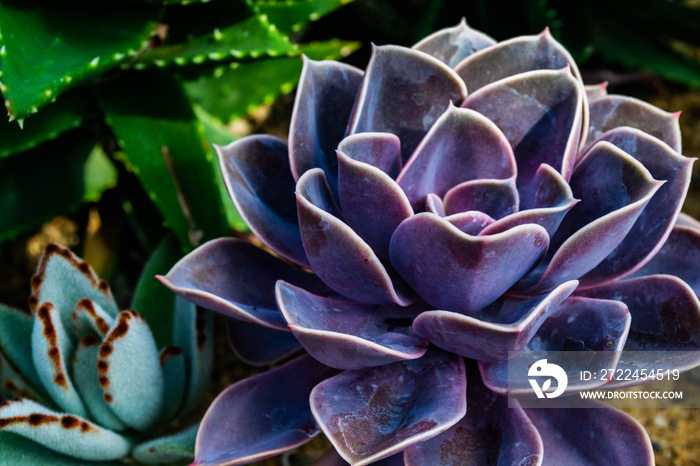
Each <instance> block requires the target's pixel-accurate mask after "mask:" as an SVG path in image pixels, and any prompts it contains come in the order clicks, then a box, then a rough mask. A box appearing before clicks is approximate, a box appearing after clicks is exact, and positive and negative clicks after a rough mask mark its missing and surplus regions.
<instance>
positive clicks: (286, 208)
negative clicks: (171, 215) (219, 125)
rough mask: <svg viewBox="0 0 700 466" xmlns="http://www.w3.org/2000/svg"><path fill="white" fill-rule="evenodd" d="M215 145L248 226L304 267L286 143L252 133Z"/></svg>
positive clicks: (226, 178)
mask: <svg viewBox="0 0 700 466" xmlns="http://www.w3.org/2000/svg"><path fill="white" fill-rule="evenodd" d="M215 147H216V151H217V153H218V154H219V162H220V163H221V171H222V172H223V174H224V181H225V182H226V187H227V188H228V192H229V194H230V195H231V199H232V200H233V203H234V204H235V205H236V210H238V212H239V213H240V214H241V217H242V218H243V220H245V222H246V223H247V224H248V226H249V227H250V229H251V231H252V232H253V233H255V235H256V236H257V237H258V238H260V240H261V241H262V242H263V243H265V245H267V246H268V247H269V248H270V249H272V250H273V251H275V252H276V253H278V254H279V255H280V256H282V257H284V258H286V259H289V260H291V261H292V262H295V263H297V264H299V265H301V266H305V267H308V265H309V261H308V260H307V259H306V253H305V252H304V246H303V245H302V243H301V235H300V233H299V221H298V220H297V212H296V206H295V204H294V185H295V182H294V178H293V177H292V172H291V171H290V168H289V156H288V154H287V143H286V142H284V141H283V140H282V139H279V138H276V137H274V136H269V135H253V136H248V137H244V138H241V139H239V140H237V141H235V142H233V143H231V144H229V145H228V146H226V147H218V146H215Z"/></svg>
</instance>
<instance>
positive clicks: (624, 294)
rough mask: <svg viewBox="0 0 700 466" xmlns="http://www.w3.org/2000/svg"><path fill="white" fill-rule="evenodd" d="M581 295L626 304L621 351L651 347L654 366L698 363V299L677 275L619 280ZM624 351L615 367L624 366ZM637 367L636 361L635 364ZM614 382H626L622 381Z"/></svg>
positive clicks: (683, 367) (678, 366)
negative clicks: (628, 324)
mask: <svg viewBox="0 0 700 466" xmlns="http://www.w3.org/2000/svg"><path fill="white" fill-rule="evenodd" d="M580 293H581V295H582V296H588V297H591V298H600V299H615V300H619V301H622V302H624V303H625V304H627V305H628V306H629V312H630V314H631V315H632V325H631V327H630V331H629V336H628V337H627V343H626V344H625V348H624V349H625V351H654V352H656V353H655V355H656V354H658V358H657V360H655V361H654V364H655V365H654V368H655V369H656V368H662V367H663V368H669V369H679V370H689V369H692V368H693V367H696V366H697V365H700V359H698V358H697V351H698V350H700V335H699V334H698V331H697V329H698V328H700V302H699V301H698V298H697V296H696V295H695V293H694V292H693V290H692V289H691V288H690V287H689V286H688V285H687V284H686V283H685V282H684V281H683V280H681V279H680V278H677V277H673V276H670V275H651V276H648V277H641V278H634V279H629V280H623V281H619V282H615V283H611V284H609V285H605V286H600V287H596V288H590V289H588V290H584V291H581V292H580ZM664 351H675V352H686V351H690V353H688V355H690V356H691V358H687V357H681V356H680V355H678V354H677V353H676V354H675V355H674V356H673V357H672V358H666V357H664V356H663V352H664ZM631 363H634V361H628V359H627V358H625V354H624V353H623V354H622V358H621V359H620V362H619V363H618V368H622V369H624V368H627V367H628V364H631ZM635 367H638V368H641V367H639V364H635ZM613 383H614V386H617V385H619V386H629V385H634V384H627V383H624V381H622V383H620V384H618V383H617V382H611V384H613Z"/></svg>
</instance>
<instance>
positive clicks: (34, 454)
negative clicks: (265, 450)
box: [0, 244, 213, 465]
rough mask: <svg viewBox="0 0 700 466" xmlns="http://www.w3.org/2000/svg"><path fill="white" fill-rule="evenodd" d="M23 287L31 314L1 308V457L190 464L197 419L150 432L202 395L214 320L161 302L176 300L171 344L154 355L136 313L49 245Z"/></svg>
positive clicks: (26, 461)
mask: <svg viewBox="0 0 700 466" xmlns="http://www.w3.org/2000/svg"><path fill="white" fill-rule="evenodd" d="M31 288H32V294H31V296H30V298H29V306H30V308H31V310H32V315H31V316H30V315H28V314H26V313H23V312H20V311H18V310H15V309H12V308H9V307H6V306H2V305H0V383H1V385H0V397H1V398H2V399H5V401H0V458H1V460H0V463H2V464H13V465H35V464H60V465H63V464H65V465H83V464H95V463H93V462H98V461H100V462H102V461H116V460H120V459H124V458H131V461H132V462H134V460H135V461H136V462H138V463H139V464H141V463H146V464H160V463H172V462H173V461H177V460H180V461H181V460H182V459H191V457H192V456H191V455H192V446H193V444H194V438H195V434H196V431H197V426H195V427H193V428H190V429H187V430H184V431H182V432H180V433H178V434H175V435H170V436H168V437H161V438H157V439H153V437H154V434H156V433H158V432H160V431H162V428H163V427H165V426H167V425H168V423H169V422H170V421H171V420H172V419H173V418H175V417H176V416H177V415H179V414H181V413H182V412H184V411H186V410H187V409H189V408H190V407H192V406H193V405H194V404H196V403H197V402H198V401H199V398H200V396H201V395H202V394H203V392H204V389H205V387H206V382H207V380H208V377H209V372H210V370H211V356H212V349H213V345H212V337H213V335H212V333H213V323H212V319H211V316H209V315H208V314H207V313H206V312H205V311H202V310H197V309H195V306H193V305H192V304H191V303H188V302H187V301H185V300H183V299H181V298H178V297H176V298H175V299H174V300H172V301H171V302H170V303H168V302H163V303H160V305H162V306H166V307H167V306H174V309H170V310H169V312H173V313H174V321H173V322H174V329H173V343H174V344H173V345H171V346H167V347H165V348H163V349H161V350H160V351H159V350H158V348H157V346H156V342H155V340H154V337H153V334H152V333H151V330H150V328H149V326H148V324H147V323H146V321H145V320H144V319H143V318H142V317H141V315H139V314H138V313H137V312H135V311H132V310H125V311H121V312H120V311H119V308H118V306H117V303H116V302H115V300H114V298H113V297H112V293H111V291H110V288H109V286H108V285H107V283H106V282H105V281H103V280H100V279H99V278H98V277H97V275H95V273H94V271H93V270H92V268H90V266H89V265H88V264H87V263H86V262H84V261H82V260H81V259H80V258H78V257H76V256H75V255H74V254H73V253H72V252H71V251H70V250H68V249H66V248H63V247H61V246H58V245H53V244H52V245H49V246H48V247H47V249H46V250H45V251H44V254H43V256H42V258H41V261H40V263H39V268H38V270H37V273H36V275H34V277H32V281H31ZM175 345H177V346H175Z"/></svg>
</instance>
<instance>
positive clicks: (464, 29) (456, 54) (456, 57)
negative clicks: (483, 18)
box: [413, 18, 496, 68]
mask: <svg viewBox="0 0 700 466" xmlns="http://www.w3.org/2000/svg"><path fill="white" fill-rule="evenodd" d="M495 44H496V41H495V40H493V39H492V38H491V37H489V36H487V35H486V34H484V33H483V32H479V31H477V30H476V29H472V28H470V27H469V25H468V24H467V22H466V21H465V20H464V18H462V21H460V22H459V24H458V25H457V26H455V27H452V28H445V29H440V30H439V31H436V32H434V33H432V34H430V35H429V36H427V37H425V38H424V39H422V40H421V41H420V42H418V43H417V44H416V45H414V46H413V48H414V49H416V50H420V51H421V52H425V53H427V54H430V55H432V56H434V57H435V58H437V59H438V60H440V61H442V62H444V63H446V64H447V65H449V66H450V67H451V68H454V67H455V66H457V64H458V63H460V62H461V61H462V60H464V59H465V58H467V57H468V56H470V55H471V54H473V53H475V52H478V51H479V50H482V49H485V48H487V47H491V46H492V45H495Z"/></svg>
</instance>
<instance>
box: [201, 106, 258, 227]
mask: <svg viewBox="0 0 700 466" xmlns="http://www.w3.org/2000/svg"><path fill="white" fill-rule="evenodd" d="M194 112H195V114H196V115H197V118H199V122H200V123H201V124H202V126H203V127H204V133H205V134H206V135H207V142H209V145H210V151H211V154H212V157H214V159H215V160H216V159H217V155H216V152H215V151H214V146H213V144H216V145H217V146H225V145H228V144H230V143H232V142H233V141H234V140H235V139H236V137H235V136H234V135H233V134H232V133H231V132H230V131H229V130H228V129H227V128H226V126H225V125H224V124H223V123H221V121H220V120H217V119H216V118H214V117H213V116H211V115H209V114H208V113H207V112H205V111H204V110H203V109H202V108H201V107H200V106H195V107H194ZM214 168H215V169H216V179H217V186H218V187H219V193H220V194H221V200H222V201H221V202H222V203H223V205H224V211H225V212H226V221H227V222H228V225H229V227H231V228H232V229H233V230H235V231H239V232H248V231H250V229H249V228H248V225H246V223H245V222H244V221H243V218H242V217H241V214H239V213H238V211H237V210H236V206H235V205H233V201H232V200H231V196H229V194H228V190H227V189H226V184H225V183H224V176H223V174H222V173H221V165H220V164H218V163H215V164H214Z"/></svg>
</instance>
